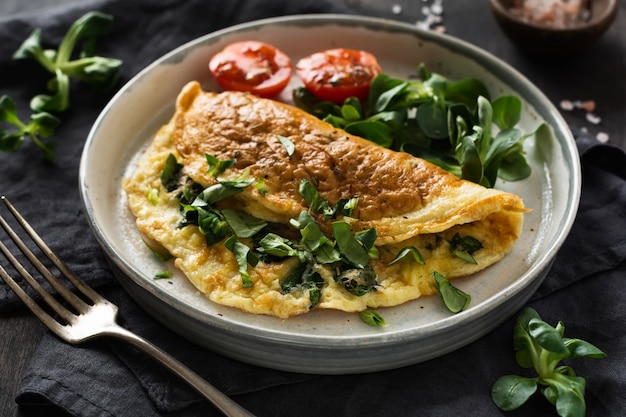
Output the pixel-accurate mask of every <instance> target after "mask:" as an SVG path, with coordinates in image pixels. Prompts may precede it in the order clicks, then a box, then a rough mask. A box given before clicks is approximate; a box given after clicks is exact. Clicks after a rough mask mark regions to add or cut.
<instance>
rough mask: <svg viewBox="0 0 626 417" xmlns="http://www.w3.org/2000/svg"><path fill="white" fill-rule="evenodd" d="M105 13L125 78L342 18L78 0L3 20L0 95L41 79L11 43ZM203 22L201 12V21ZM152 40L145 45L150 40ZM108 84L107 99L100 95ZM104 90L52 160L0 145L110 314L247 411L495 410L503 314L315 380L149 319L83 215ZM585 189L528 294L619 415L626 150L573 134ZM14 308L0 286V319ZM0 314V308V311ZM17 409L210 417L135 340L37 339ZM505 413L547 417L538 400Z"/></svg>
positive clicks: (506, 350)
mask: <svg viewBox="0 0 626 417" xmlns="http://www.w3.org/2000/svg"><path fill="white" fill-rule="evenodd" d="M89 10H101V11H103V12H105V13H109V14H112V15H114V17H115V22H114V24H115V28H114V30H112V31H110V33H107V34H106V35H105V36H103V37H102V38H100V41H99V42H98V48H99V49H98V51H99V53H101V54H102V55H105V56H112V57H116V58H119V59H122V60H123V61H124V67H123V68H124V70H123V78H124V79H125V80H127V79H129V78H130V77H132V76H133V75H134V74H135V73H137V72H138V71H139V70H141V69H142V68H143V67H144V66H146V65H147V64H149V63H150V62H152V61H153V60H154V59H156V58H158V57H159V56H161V55H163V54H164V53H166V52H168V51H170V50H171V49H173V48H174V47H176V46H178V45H181V44H183V43H185V42H187V41H189V40H192V39H194V38H196V37H198V36H201V35H203V34H205V33H207V32H210V31H214V30H217V29H220V28H223V27H226V26H230V25H232V24H236V23H240V22H244V21H249V20H254V19H259V18H263V17H269V16H278V15H287V14H298V13H311V12H350V10H346V9H343V8H342V7H340V6H338V5H336V4H333V3H331V2H325V1H321V0H298V1H297V2H296V1H289V0H230V1H220V2H217V1H206V0H204V1H203V0H187V1H184V2H183V1H176V0H134V1H127V0H109V1H104V0H103V1H92V2H82V3H80V5H77V6H74V7H70V8H67V7H63V8H59V9H57V10H56V11H52V13H46V14H43V13H35V14H28V15H20V16H13V17H11V18H10V19H7V20H4V21H3V20H0V74H2V77H0V91H1V92H2V94H8V95H10V96H11V97H13V98H14V99H15V101H16V103H17V104H18V107H19V108H21V109H23V110H24V114H26V113H25V112H26V109H27V108H28V100H29V99H30V97H32V96H34V95H35V94H37V93H39V92H41V89H42V84H41V81H40V80H42V79H44V80H45V79H46V78H45V74H44V73H43V72H42V71H41V70H39V69H37V68H36V66H35V65H33V64H32V63H31V62H26V61H24V62H15V61H12V60H11V59H10V57H11V55H12V54H13V52H14V51H15V50H16V49H17V47H18V46H19V45H20V44H21V42H22V41H23V39H25V38H26V37H27V36H28V35H29V34H30V33H31V32H32V30H33V29H34V28H35V27H41V28H42V29H43V33H44V34H45V39H46V40H49V42H50V43H51V44H54V45H57V44H58V43H59V42H60V40H61V37H62V36H63V34H64V33H65V31H66V30H67V27H68V26H69V24H71V22H73V21H74V20H76V18H78V17H80V16H81V15H82V14H84V13H85V12H86V11H89ZM198 16H202V18H201V19H199V18H198ZM147 40H148V42H147ZM111 94H112V93H111ZM111 94H100V93H92V92H90V91H89V90H81V93H80V94H77V93H74V94H72V100H71V102H72V108H71V109H70V110H69V111H68V112H66V113H64V114H63V115H61V118H62V124H61V126H60V127H59V128H58V129H57V133H56V134H55V137H56V138H57V145H58V150H57V155H56V157H55V160H54V162H44V161H42V160H41V157H40V153H39V151H38V149H36V148H35V147H34V146H29V145H28V144H27V145H25V146H24V147H23V148H22V149H21V150H19V151H18V152H16V153H13V154H9V155H8V154H2V153H0V166H1V167H2V168H1V170H2V175H1V176H0V191H1V192H2V193H3V194H5V195H7V196H9V198H10V199H11V200H12V201H13V203H14V204H15V205H17V207H18V208H19V209H20V211H22V212H23V214H24V215H25V216H26V218H27V219H28V220H29V221H30V222H31V224H32V225H33V227H34V228H35V229H36V230H38V231H40V233H41V234H42V235H44V237H45V240H46V241H48V242H49V244H50V246H51V247H52V248H53V249H54V250H55V251H57V252H58V254H59V256H60V257H61V258H62V259H64V260H65V261H66V262H67V264H68V265H69V267H70V268H71V269H73V270H74V271H75V272H77V273H78V274H79V275H80V276H82V277H83V278H84V279H85V280H86V281H88V282H89V283H90V284H91V285H93V286H94V287H96V288H97V289H98V290H99V291H101V292H102V293H103V294H104V295H105V296H106V297H107V298H109V299H110V300H111V301H113V302H114V303H116V304H117V305H118V306H119V307H120V316H121V319H120V320H121V324H122V325H123V326H124V327H127V328H128V329H130V330H131V331H134V332H136V333H138V334H140V335H142V336H143V337H145V338H146V339H148V340H150V341H153V342H154V343H155V344H157V345H159V346H160V347H161V348H163V349H164V350H166V351H167V352H170V353H172V354H173V355H175V356H176V357H177V358H178V359H180V360H181V361H182V362H184V363H186V364H187V365H189V366H190V367H192V368H193V369H194V370H196V371H197V372H198V373H199V374H200V375H202V376H203V377H204V378H206V379H207V380H208V381H210V382H211V383H213V384H214V385H215V386H217V388H219V389H220V390H222V391H224V392H225V393H227V394H228V395H231V396H233V397H234V399H235V400H236V401H238V402H240V403H241V404H242V405H243V406H244V407H246V408H247V409H249V410H250V411H251V412H253V413H255V414H256V415H258V416H296V415H297V416H303V417H306V416H321V415H327V416H346V417H351V416H364V415H365V416H449V415H463V416H476V417H478V416H480V417H484V416H492V415H505V414H504V413H502V412H500V411H499V410H498V409H497V408H496V406H495V405H494V404H493V403H492V401H491V398H490V390H491V386H492V384H493V383H494V382H495V380H496V379H497V378H498V377H499V376H502V375H505V374H510V373H516V374H522V373H524V372H525V371H522V370H521V369H519V367H518V366H517V364H516V363H515V358H514V353H513V348H512V331H513V325H514V322H515V317H511V318H510V319H509V320H507V321H506V322H505V323H503V324H502V325H501V326H499V327H498V328H496V329H495V330H494V331H492V332H490V333H489V334H487V335H486V336H484V337H482V338H481V339H479V340H477V341H475V342H474V343H471V344H469V345H468V346H466V347H464V348H461V349H459V350H457V351H455V352H453V353H450V354H447V355H445V356H443V357H440V358H437V359H433V360H430V361H427V362H424V363H421V364H417V365H413V366H407V367H404V368H401V369H396V370H390V371H385V372H377V373H371V374H360V375H342V376H319V375H306V374H296V373H288V372H282V371H276V370H271V369H266V368H260V367H256V366H252V365H248V364H244V363H241V362H238V361H235V360H232V359H229V358H227V357H224V356H222V355H218V354H215V353H212V352H210V351H207V350H205V349H202V348H200V347H198V346H196V345H194V344H192V343H190V342H188V341H186V340H184V339H181V338H180V337H178V336H177V335H176V334H174V333H173V332H172V331H170V330H168V329H167V328H164V327H163V326H161V325H160V324H159V323H157V322H156V321H155V320H154V319H152V318H151V317H149V316H148V315H147V314H146V313H145V312H144V311H143V310H142V309H141V307H139V306H138V305H136V304H135V303H134V302H133V301H132V300H131V299H130V298H129V297H128V295H127V294H126V293H125V292H124V291H123V290H122V289H121V288H120V287H119V286H118V284H117V283H116V281H115V280H114V278H113V275H112V273H111V271H110V270H109V268H108V266H107V264H106V261H105V259H104V257H103V254H102V251H101V250H100V248H99V246H98V244H97V242H96V240H95V238H94V237H93V235H92V234H91V231H90V229H89V226H88V224H87V221H86V219H85V216H84V213H83V212H82V209H81V205H80V200H79V195H78V187H77V176H78V165H79V160H80V154H81V152H82V146H83V144H84V141H85V138H86V135H87V133H88V131H89V129H90V127H91V125H92V124H93V122H94V121H95V119H96V117H97V115H98V113H99V112H100V111H101V110H102V108H103V107H104V105H105V104H106V103H107V101H108V100H109V99H110V97H111ZM577 144H578V147H579V151H580V153H581V159H582V164H583V191H582V200H581V205H580V210H579V214H578V217H577V219H576V222H575V224H574V226H573V229H572V231H571V233H570V235H569V237H568V239H567V240H566V242H565V244H564V246H563V248H562V249H561V250H560V252H559V254H558V256H557V259H556V261H555V263H554V267H553V268H552V270H551V271H550V273H549V274H548V276H547V278H546V279H545V282H544V283H543V284H542V286H541V287H540V288H539V290H538V291H537V293H536V294H535V295H534V296H533V297H532V299H531V300H530V301H529V303H528V305H529V306H532V307H533V308H535V309H536V310H537V311H538V312H539V313H540V315H541V316H542V318H543V319H544V320H546V321H547V322H549V323H551V324H553V325H554V324H556V322H557V321H558V320H563V321H564V322H565V325H566V335H568V336H571V337H578V338H581V339H584V340H588V341H590V342H592V343H594V344H595V345H597V346H598V347H600V348H601V349H603V350H604V351H605V352H606V353H607V354H608V357H607V358H605V359H601V360H593V359H577V360H576V361H575V362H573V363H571V365H572V366H573V367H574V369H575V370H576V371H577V372H578V374H579V375H581V376H584V377H585V378H586V379H587V392H586V400H587V408H588V411H587V415H588V416H602V417H612V416H615V417H617V416H623V415H625V414H626V334H625V331H624V329H625V323H626V297H625V296H624V293H623V287H624V279H625V278H626V228H625V227H623V225H624V224H625V220H626V219H625V217H626V208H625V207H626V155H625V154H624V152H623V151H622V150H620V149H618V148H615V147H612V146H610V145H602V144H599V143H598V142H597V141H596V140H595V139H594V138H592V137H590V136H588V135H586V134H585V133H578V134H577ZM16 308H21V304H20V302H19V301H17V300H16V298H15V297H14V296H13V294H12V293H11V292H10V291H9V290H8V289H7V288H6V286H5V285H4V283H0V313H1V312H7V311H10V310H13V309H16ZM0 317H1V316H0ZM17 401H18V402H19V403H20V404H22V405H29V406H32V407H38V406H41V407H44V406H48V405H54V406H56V407H58V408H60V409H61V410H64V411H66V412H67V413H68V414H69V415H74V416H81V417H82V416H146V417H150V416H170V415H171V416H174V415H175V416H183V417H185V416H198V415H203V416H217V415H220V414H219V413H218V412H217V411H216V410H215V409H214V408H213V407H212V406H211V405H210V404H208V403H206V402H205V401H204V400H203V399H202V398H201V397H200V396H199V395H198V394H196V393H195V392H194V391H193V390H192V389H191V388H189V387H187V385H186V384H185V383H183V382H181V381H179V380H178V379H177V377H175V376H173V375H171V374H170V373H168V372H167V371H165V370H163V369H162V368H161V367H160V366H158V365H155V363H154V362H153V361H152V360H151V359H150V358H148V357H147V356H146V355H144V354H142V353H139V352H138V351H136V350H135V349H133V348H131V347H129V346H127V345H125V344H122V343H120V342H116V341H109V340H96V341H92V342H89V343H87V344H84V345H81V346H78V347H74V346H70V345H68V344H65V343H63V342H61V341H60V340H58V339H57V338H56V337H54V336H53V335H51V334H49V333H47V334H46V335H45V336H44V337H43V339H42V340H41V342H40V344H39V346H38V347H37V349H36V351H35V353H34V355H33V357H32V361H31V363H30V364H29V366H28V367H27V370H26V372H25V374H24V376H23V380H22V382H21V384H20V388H19V391H18V396H17ZM506 415H510V416H522V415H524V416H525V415H534V416H553V415H556V414H555V411H554V406H552V405H550V404H549V403H548V402H547V401H546V400H545V399H544V398H543V397H541V396H536V397H534V398H533V399H531V400H530V401H529V402H528V403H527V404H525V405H524V406H523V407H522V408H520V410H518V411H515V412H511V413H506Z"/></svg>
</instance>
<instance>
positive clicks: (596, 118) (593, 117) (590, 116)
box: [586, 113, 602, 125]
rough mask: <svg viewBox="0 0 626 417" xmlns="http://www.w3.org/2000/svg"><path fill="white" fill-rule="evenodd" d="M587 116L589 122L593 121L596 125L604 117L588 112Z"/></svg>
mask: <svg viewBox="0 0 626 417" xmlns="http://www.w3.org/2000/svg"><path fill="white" fill-rule="evenodd" d="M586 118H587V121H588V122H589V123H593V124H594V125H597V124H599V123H600V122H601V121H602V119H601V118H600V117H599V116H596V115H595V114H593V113H587V114H586Z"/></svg>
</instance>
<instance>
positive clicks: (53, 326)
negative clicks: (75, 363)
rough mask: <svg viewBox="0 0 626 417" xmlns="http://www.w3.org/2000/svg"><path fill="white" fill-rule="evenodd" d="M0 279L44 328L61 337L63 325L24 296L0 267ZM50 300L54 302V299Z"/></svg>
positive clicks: (0, 266)
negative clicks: (0, 278)
mask: <svg viewBox="0 0 626 417" xmlns="http://www.w3.org/2000/svg"><path fill="white" fill-rule="evenodd" d="M0 243H1V242H0ZM2 246H4V245H2ZM0 277H2V280H3V281H4V282H6V284H7V285H8V286H9V288H11V290H13V292H14V293H15V294H16V295H17V296H18V297H19V299H20V300H22V302H23V303H24V304H25V305H26V307H28V309H29V310H30V311H32V312H33V314H34V315H35V316H36V317H37V318H38V319H39V320H41V322H42V323H44V324H45V325H46V327H48V328H49V329H50V330H52V331H53V332H54V333H55V334H56V335H57V336H59V337H63V334H64V331H63V325H61V323H59V322H58V321H56V320H55V319H54V318H53V317H52V316H51V315H50V314H48V313H47V312H46V311H45V310H44V309H43V308H41V307H40V306H39V304H37V303H36V302H35V300H33V299H32V298H31V297H30V296H29V295H28V294H26V291H24V290H23V289H22V287H20V285H19V284H18V283H17V282H16V281H15V280H14V279H13V278H12V277H11V276H10V275H9V273H8V272H7V271H6V270H5V269H4V268H3V267H2V265H0ZM35 282H36V281H35ZM44 292H45V291H44ZM52 299H53V300H54V298H52ZM54 301H56V300H54Z"/></svg>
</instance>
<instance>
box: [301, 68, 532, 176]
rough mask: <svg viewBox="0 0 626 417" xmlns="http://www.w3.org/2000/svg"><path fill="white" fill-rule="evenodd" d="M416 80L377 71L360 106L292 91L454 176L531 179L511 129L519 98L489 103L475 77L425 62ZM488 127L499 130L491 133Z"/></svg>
mask: <svg viewBox="0 0 626 417" xmlns="http://www.w3.org/2000/svg"><path fill="white" fill-rule="evenodd" d="M419 78H420V80H419V81H416V80H411V81H406V80H402V79H398V78H393V77H390V76H388V75H386V74H379V75H378V76H377V77H376V78H375V79H374V80H373V82H372V85H371V87H370V91H369V95H368V98H367V100H366V101H365V102H364V103H361V102H360V101H359V100H358V99H356V98H348V99H347V100H346V101H345V102H344V103H343V105H341V106H339V105H336V104H333V103H331V102H328V101H321V100H319V99H317V98H315V97H314V96H313V95H312V94H311V93H310V92H308V90H306V89H305V88H297V89H294V91H293V99H294V102H295V103H296V105H297V106H298V107H300V108H303V109H304V110H306V111H308V112H309V113H311V114H313V115H315V116H317V117H319V118H320V119H323V120H325V121H327V122H329V123H330V124H332V125H333V126H335V127H338V128H341V129H344V130H345V131H347V132H348V133H351V134H354V135H356V136H361V137H364V138H366V139H369V140H371V141H373V142H375V143H377V144H379V145H381V146H384V147H387V148H390V149H394V150H397V151H404V152H408V153H411V154H413V155H415V156H418V157H421V158H424V159H426V160H429V161H431V162H433V163H435V164H436V165H439V166H441V167H443V168H444V169H446V170H448V171H449V172H452V173H453V174H455V175H457V176H459V177H461V178H464V179H466V180H469V181H473V182H475V183H478V184H482V185H484V186H486V187H493V186H494V184H495V182H496V180H497V178H498V177H500V178H503V179H506V180H509V181H516V180H521V179H524V178H526V177H528V176H529V175H530V166H529V165H528V163H527V161H526V158H525V155H524V149H523V142H524V140H525V139H526V138H527V137H529V136H532V135H533V134H534V133H532V132H531V133H529V134H523V133H522V132H521V130H519V129H518V128H517V127H516V125H517V124H518V122H519V120H520V117H521V110H522V105H521V101H520V99H519V98H518V97H516V96H502V97H499V98H497V99H495V100H490V95H489V91H488V89H487V87H486V86H485V85H484V83H483V82H482V81H480V80H478V79H475V78H466V79H462V80H460V81H454V82H453V81H451V80H449V79H447V78H446V77H444V76H442V75H440V74H437V73H431V72H429V71H427V70H426V68H425V67H424V66H423V65H422V66H421V67H420V70H419ZM493 125H495V126H497V127H498V129H499V130H498V132H497V133H496V134H495V135H494V133H493V131H494V129H493Z"/></svg>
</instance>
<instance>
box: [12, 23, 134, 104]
mask: <svg viewBox="0 0 626 417" xmlns="http://www.w3.org/2000/svg"><path fill="white" fill-rule="evenodd" d="M112 22H113V17H112V16H110V15H107V14H104V13H101V12H88V13H86V14H85V15H83V16H82V17H81V18H79V19H78V20H76V21H75V22H74V23H73V24H72V26H71V27H70V28H69V30H68V31H67V33H66V34H65V36H64V38H63V40H62V41H61V44H60V45H59V49H58V50H54V49H44V47H43V43H42V40H41V36H42V33H41V30H40V29H35V30H34V31H33V33H32V34H31V35H30V36H29V37H28V38H27V39H26V40H25V41H24V42H23V43H22V45H21V46H20V48H19V49H18V50H17V51H16V52H15V53H14V54H13V58H14V59H27V58H29V59H34V60H36V61H37V62H39V63H40V64H41V65H42V66H43V67H44V68H45V69H46V70H47V71H49V72H50V73H52V74H53V78H52V80H50V81H49V82H48V90H49V91H50V93H51V94H50V95H48V94H40V95H38V96H36V97H34V98H33V100H32V101H31V108H32V109H33V110H34V111H36V112H39V111H47V112H62V111H65V110H66V109H67V108H68V107H69V104H70V97H69V94H70V79H71V78H75V79H79V80H81V81H83V82H85V83H87V84H89V85H90V86H92V87H93V88H95V89H96V90H98V91H108V90H110V89H111V88H112V87H113V86H114V85H115V83H116V82H117V80H118V78H119V75H120V69H121V65H122V61H120V60H118V59H114V58H106V57H102V56H97V55H95V53H94V51H95V40H96V38H97V37H98V36H100V35H101V34H102V33H104V32H105V31H106V30H108V29H109V28H110V26H111V24H112ZM80 41H82V48H80V49H78V46H79V42H80Z"/></svg>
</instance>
